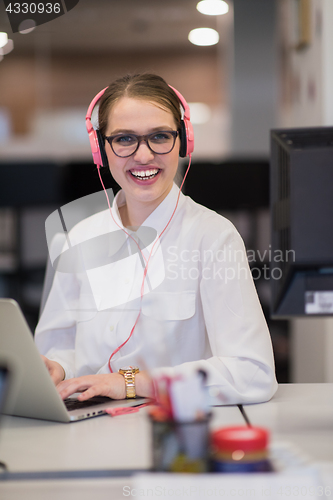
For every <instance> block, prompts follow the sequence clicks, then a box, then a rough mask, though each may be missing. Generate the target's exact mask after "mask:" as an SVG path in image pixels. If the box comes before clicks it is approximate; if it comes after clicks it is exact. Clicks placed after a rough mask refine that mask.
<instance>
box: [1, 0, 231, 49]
mask: <svg viewBox="0 0 333 500" xmlns="http://www.w3.org/2000/svg"><path fill="white" fill-rule="evenodd" d="M197 1H198V0H167V1H163V0H80V1H79V3H78V5H77V6H76V7H74V8H73V10H71V11H70V12H68V13H66V14H65V15H63V16H61V17H59V18H57V19H55V20H53V21H51V22H49V23H46V24H44V25H41V26H38V27H37V28H36V29H35V30H34V31H33V32H31V33H29V34H25V35H22V34H20V33H14V34H13V33H12V31H11V27H10V24H9V21H8V18H7V14H6V12H5V7H4V2H0V31H7V32H8V34H9V38H12V39H13V40H14V46H15V52H16V54H19V53H22V54H24V53H26V52H31V51H33V50H35V48H36V46H40V45H44V44H45V45H48V46H49V48H50V49H51V50H52V52H55V53H61V52H77V53H87V52H90V53H91V52H102V51H103V52H109V51H117V52H119V51H123V52H124V53H125V52H128V51H138V50H153V49H154V50H159V49H161V50H167V49H175V48H177V49H182V50H186V49H188V50H192V49H193V47H194V46H193V45H192V44H191V43H190V42H189V41H188V39H187V35H188V33H189V31H190V30H191V29H193V28H198V27H210V28H215V29H218V31H219V33H220V38H221V43H222V44H223V41H224V40H225V38H226V35H225V33H226V31H227V26H228V25H229V24H230V15H226V16H219V17H215V16H204V15H202V14H200V13H199V12H198V11H197V10H196V4H197Z"/></svg>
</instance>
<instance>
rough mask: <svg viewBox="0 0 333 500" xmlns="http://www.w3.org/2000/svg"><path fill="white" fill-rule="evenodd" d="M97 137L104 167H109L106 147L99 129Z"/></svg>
mask: <svg viewBox="0 0 333 500" xmlns="http://www.w3.org/2000/svg"><path fill="white" fill-rule="evenodd" d="M96 135H97V139H98V145H99V152H100V154H101V160H102V163H103V167H109V161H108V157H107V155H106V151H105V146H104V138H103V136H102V134H101V133H100V131H99V130H98V129H97V130H96Z"/></svg>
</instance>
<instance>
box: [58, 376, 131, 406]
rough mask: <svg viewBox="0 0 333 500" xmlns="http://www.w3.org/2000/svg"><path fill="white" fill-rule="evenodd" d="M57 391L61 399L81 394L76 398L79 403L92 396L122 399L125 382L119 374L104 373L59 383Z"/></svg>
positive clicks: (124, 395) (124, 394)
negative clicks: (76, 393)
mask: <svg viewBox="0 0 333 500" xmlns="http://www.w3.org/2000/svg"><path fill="white" fill-rule="evenodd" d="M57 389H58V391H59V394H60V396H61V398H62V399H66V398H68V397H69V396H71V395H72V394H74V393H75V392H81V394H80V395H79V396H78V399H79V400H80V401H85V400H86V399H89V398H92V397H93V396H107V397H108V398H112V399H124V398H125V397H126V393H125V380H124V377H123V376H122V375H120V373H106V374H98V375H83V376H82V377H77V378H70V379H68V380H64V381H63V382H61V383H60V384H59V385H58V386H57Z"/></svg>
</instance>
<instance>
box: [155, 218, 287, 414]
mask: <svg viewBox="0 0 333 500" xmlns="http://www.w3.org/2000/svg"><path fill="white" fill-rule="evenodd" d="M230 226H231V227H230V228H229V229H228V230H227V232H225V231H224V232H223V234H222V235H221V236H220V237H219V238H218V239H217V240H216V241H214V242H213V243H212V244H211V245H210V246H209V247H207V248H209V249H210V251H209V252H207V255H210V258H209V259H205V260H204V263H203V265H202V270H201V272H202V276H201V280H200V300H201V304H202V309H203V314H204V320H205V325H206V332H207V336H208V340H209V344H210V349H211V353H212V356H211V357H209V358H208V359H203V360H199V361H193V362H186V363H183V364H182V365H179V366H177V367H174V368H165V369H163V370H158V369H157V370H156V371H155V375H160V374H162V373H163V374H165V375H169V376H173V375H174V374H176V373H177V374H178V373H182V374H184V375H185V376H191V374H192V373H193V371H194V370H197V369H203V370H205V371H206V373H207V375H208V379H207V385H208V386H209V392H210V394H211V396H212V397H214V400H215V403H216V404H242V403H260V402H264V401H268V400H269V399H270V398H271V397H272V396H273V395H274V393H275V392H276V390H277V381H276V377H275V367H274V357H273V349H272V343H271V338H270V333H269V330H268V327H267V324H266V320H265V317H264V314H263V311H262V308H261V305H260V302H259V299H258V295H257V292H256V289H255V286H254V282H253V278H252V275H251V271H250V269H249V265H248V261H247V256H246V251H245V247H244V243H243V241H242V239H241V237H240V235H239V234H238V232H237V231H236V230H235V229H234V228H233V226H232V225H230Z"/></svg>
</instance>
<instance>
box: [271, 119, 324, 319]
mask: <svg viewBox="0 0 333 500" xmlns="http://www.w3.org/2000/svg"><path fill="white" fill-rule="evenodd" d="M270 208H271V228H272V237H271V259H270V260H271V280H270V281H271V292H272V300H271V315H272V317H277V318H278V317H280V318H281V317H285V318H287V317H290V316H318V315H319V316H326V315H332V314H333V127H316V128H297V129H296V128H295V129H284V130H281V129H279V130H272V131H271V162H270Z"/></svg>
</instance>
